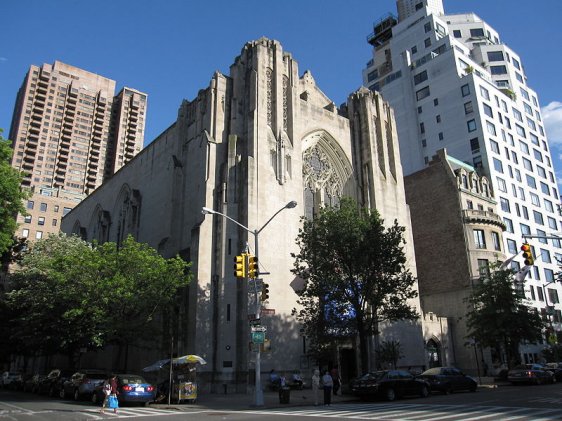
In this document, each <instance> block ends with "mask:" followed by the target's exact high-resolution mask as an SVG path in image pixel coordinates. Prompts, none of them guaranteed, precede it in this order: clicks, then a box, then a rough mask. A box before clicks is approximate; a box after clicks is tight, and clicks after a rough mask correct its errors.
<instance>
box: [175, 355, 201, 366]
mask: <svg viewBox="0 0 562 421" xmlns="http://www.w3.org/2000/svg"><path fill="white" fill-rule="evenodd" d="M173 361H174V364H190V363H191V364H195V363H199V364H201V365H204V364H207V361H205V360H204V359H203V358H201V357H200V356H199V355H193V354H190V355H184V356H183V357H178V358H174V360H173Z"/></svg>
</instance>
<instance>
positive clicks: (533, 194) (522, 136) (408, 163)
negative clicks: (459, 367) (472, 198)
mask: <svg viewBox="0 0 562 421" xmlns="http://www.w3.org/2000/svg"><path fill="white" fill-rule="evenodd" d="M397 6H398V11H399V16H398V18H396V17H395V16H392V15H390V16H386V17H384V18H383V19H381V20H380V21H378V22H377V23H375V25H374V32H373V33H372V34H371V35H370V36H369V38H368V40H369V42H370V44H371V45H372V46H373V58H372V59H371V60H370V61H369V62H368V63H367V67H366V68H365V69H364V71H363V78H364V83H365V85H366V86H368V87H369V88H370V89H372V90H374V91H380V92H381V93H382V95H383V97H384V99H385V100H387V101H388V102H389V103H390V104H391V106H392V107H393V108H394V112H395V117H396V126H397V131H398V138H399V143H400V155H401V160H402V166H403V169H404V174H405V175H409V174H412V173H414V172H416V171H419V170H421V169H423V168H425V167H426V166H427V165H428V164H429V162H430V160H431V158H432V157H433V155H435V153H436V151H437V150H439V149H442V148H447V152H448V153H449V154H450V155H451V156H454V157H456V158H459V159H460V160H462V161H464V162H466V163H468V164H469V165H471V166H473V167H474V168H476V170H477V171H478V172H479V173H480V174H482V175H485V176H486V177H487V178H488V179H489V180H490V181H491V183H492V188H493V190H494V194H495V197H496V199H497V201H498V203H499V206H498V213H499V215H500V216H501V217H502V219H503V222H504V223H505V226H506V231H505V232H504V233H503V239H504V241H503V243H504V244H503V249H502V250H501V251H502V252H505V254H506V255H507V256H511V255H515V254H517V253H519V247H520V246H521V243H522V240H523V236H526V235H527V236H528V235H535V236H536V235H538V236H541V237H542V238H541V237H534V238H530V240H529V241H530V244H531V245H532V247H533V251H534V255H535V265H534V266H533V267H532V270H531V271H530V273H529V275H528V276H527V278H526V280H525V291H526V295H527V298H528V300H529V302H530V304H531V305H532V306H533V307H535V308H537V309H538V311H539V312H541V313H542V314H543V316H544V317H545V318H548V320H549V321H550V325H551V329H552V331H554V332H560V331H561V330H562V325H561V322H562V317H561V309H562V307H561V306H560V302H559V297H560V295H561V293H562V288H561V286H560V285H559V284H557V283H554V276H555V273H556V272H557V271H558V266H557V259H560V258H562V248H561V242H560V239H559V238H544V237H547V236H549V235H551V234H555V233H557V232H559V231H560V223H561V222H560V220H561V218H560V214H559V208H560V206H559V194H558V187H557V184H556V178H555V175H554V168H553V165H552V159H551V153H550V149H549V145H548V141H547V138H546V135H545V131H544V126H543V122H542V118H541V110H540V107H539V101H538V98H537V94H536V93H535V92H534V91H533V89H532V88H531V87H530V86H529V84H528V81H527V75H526V74H525V70H524V67H523V62H522V59H521V57H519V55H518V54H517V53H516V52H515V51H514V50H512V49H511V48H510V47H509V46H508V45H506V44H505V43H503V42H502V40H501V37H500V35H499V34H498V33H497V32H496V31H495V30H494V29H493V28H492V27H491V26H490V25H489V24H488V23H486V22H484V21H482V19H480V18H479V17H478V16H477V15H475V14H474V13H465V14H455V15H447V14H445V13H444V8H443V3H442V1H441V0H417V1H416V0H398V1H397ZM429 193H430V192H428V200H431V195H430V194H429ZM467 208H468V206H467ZM483 210H486V209H483ZM427 223H431V221H428V222H427ZM414 228H415V227H414ZM473 234H474V236H475V238H474V240H475V242H476V243H477V244H479V247H481V248H485V249H488V248H490V247H493V244H494V242H493V239H492V238H485V237H482V238H480V237H478V238H477V237H476V236H478V235H479V234H480V233H479V232H476V231H475V232H474V233H473ZM435 241H439V238H436V239H435ZM522 260H523V259H522V258H521V257H518V258H516V259H515V260H514V261H513V263H512V265H513V267H514V268H518V267H519V266H522V265H523V262H522ZM443 276H446V274H443ZM422 281H423V280H422V279H420V283H421V282H422ZM425 281H426V282H431V280H425ZM420 289H421V288H420ZM546 336H551V335H545V343H544V344H539V345H538V346H525V347H523V348H522V354H523V355H522V357H523V358H524V359H525V360H527V361H531V360H533V359H536V358H537V356H538V353H539V352H540V350H541V349H543V348H544V347H545V345H546ZM558 337H559V339H562V337H560V334H559V335H558ZM551 341H552V338H551Z"/></svg>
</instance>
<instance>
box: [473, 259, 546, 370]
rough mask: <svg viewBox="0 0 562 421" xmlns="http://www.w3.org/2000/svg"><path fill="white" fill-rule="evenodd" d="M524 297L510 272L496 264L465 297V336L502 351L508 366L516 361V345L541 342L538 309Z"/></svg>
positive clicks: (541, 324) (541, 325)
mask: <svg viewBox="0 0 562 421" xmlns="http://www.w3.org/2000/svg"><path fill="white" fill-rule="evenodd" d="M524 299H525V294H524V292H523V288H522V287H519V286H518V285H516V283H515V278H514V274H513V272H512V271H511V270H510V269H506V270H503V269H500V268H498V267H497V266H492V267H491V268H490V270H489V271H488V273H487V274H486V275H484V276H482V277H481V278H480V281H479V282H478V283H477V284H476V285H475V287H474V289H473V291H472V294H471V295H470V297H469V298H468V304H469V305H468V312H467V327H468V330H469V331H468V337H469V338H474V339H475V340H476V342H478V343H479V344H480V345H482V346H484V347H491V348H494V349H496V351H497V352H498V354H499V355H502V351H503V353H504V355H505V356H506V359H507V361H506V362H507V364H508V366H509V367H510V368H511V367H512V366H513V365H514V364H517V363H518V361H519V345H520V344H521V343H522V342H523V341H527V342H530V343H536V342H538V341H540V340H541V338H542V331H543V329H544V328H545V322H544V321H543V320H542V318H541V317H540V315H539V314H538V312H537V311H536V310H535V309H532V308H530V307H528V306H527V305H525V304H524V302H523V300H524Z"/></svg>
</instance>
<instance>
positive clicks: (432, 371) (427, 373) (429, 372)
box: [421, 367, 441, 376]
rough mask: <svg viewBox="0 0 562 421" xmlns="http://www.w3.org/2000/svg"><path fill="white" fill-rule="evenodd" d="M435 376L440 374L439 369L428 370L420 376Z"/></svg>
mask: <svg viewBox="0 0 562 421" xmlns="http://www.w3.org/2000/svg"><path fill="white" fill-rule="evenodd" d="M437 374H441V367H434V368H430V369H429V370H426V371H424V372H423V373H422V374H421V375H422V376H435V375H437Z"/></svg>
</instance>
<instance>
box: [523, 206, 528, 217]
mask: <svg viewBox="0 0 562 421" xmlns="http://www.w3.org/2000/svg"><path fill="white" fill-rule="evenodd" d="M522 209H523V218H525V220H527V219H529V210H528V209H527V206H522Z"/></svg>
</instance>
